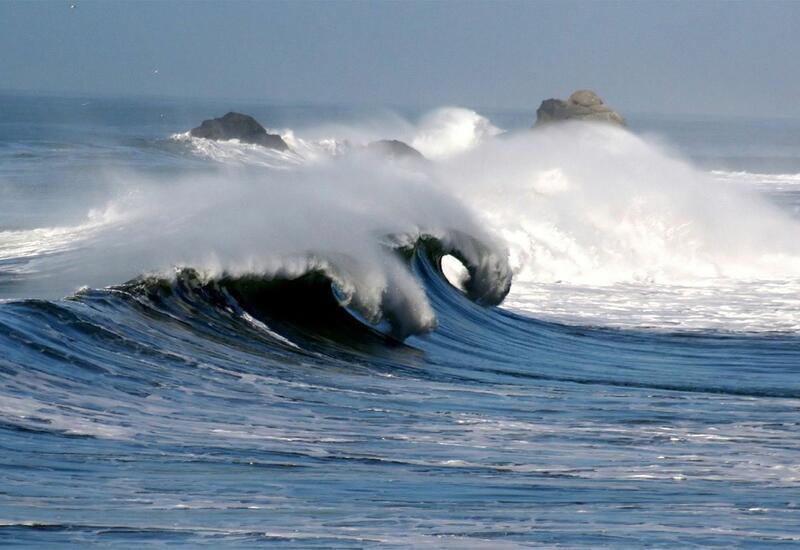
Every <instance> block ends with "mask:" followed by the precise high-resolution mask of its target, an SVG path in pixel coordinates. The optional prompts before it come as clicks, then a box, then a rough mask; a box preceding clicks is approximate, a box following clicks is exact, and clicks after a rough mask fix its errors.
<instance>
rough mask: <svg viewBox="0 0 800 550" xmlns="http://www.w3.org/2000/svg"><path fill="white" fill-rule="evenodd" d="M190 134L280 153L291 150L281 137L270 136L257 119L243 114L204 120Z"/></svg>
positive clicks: (231, 114)
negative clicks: (232, 141)
mask: <svg viewBox="0 0 800 550" xmlns="http://www.w3.org/2000/svg"><path fill="white" fill-rule="evenodd" d="M189 134H190V135H192V136H194V137H199V138H206V139H214V140H218V141H223V140H229V139H238V140H239V141H241V142H242V143H253V144H255V145H262V146H264V147H268V148H270V149H277V150H278V151H286V150H288V149H289V146H288V145H286V142H285V141H283V138H281V136H279V135H276V134H268V133H267V131H266V130H265V129H264V127H263V126H261V124H259V123H258V121H256V119H254V118H253V117H251V116H248V115H243V114H241V113H228V114H227V115H225V116H223V117H221V118H212V119H210V120H204V121H203V123H202V124H200V126H198V127H197V128H192V130H191V131H190V132H189Z"/></svg>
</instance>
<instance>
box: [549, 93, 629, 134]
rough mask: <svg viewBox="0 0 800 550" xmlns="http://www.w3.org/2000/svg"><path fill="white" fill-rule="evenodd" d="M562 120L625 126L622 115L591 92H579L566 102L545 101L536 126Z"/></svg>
mask: <svg viewBox="0 0 800 550" xmlns="http://www.w3.org/2000/svg"><path fill="white" fill-rule="evenodd" d="M562 120H586V121H595V122H608V123H611V124H617V125H619V126H625V119H624V118H622V115H620V114H619V113H617V112H616V111H614V110H613V109H611V108H610V107H609V106H608V105H606V104H605V103H603V100H602V99H600V96H598V95H597V94H596V93H594V92H593V91H591V90H578V91H577V92H575V93H573V94H572V95H571V96H569V99H567V100H566V101H564V100H563V99H545V100H544V101H542V104H541V105H540V106H539V108H538V109H537V110H536V123H535V124H534V126H541V125H542V124H548V123H551V122H558V121H562Z"/></svg>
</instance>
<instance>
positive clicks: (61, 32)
mask: <svg viewBox="0 0 800 550" xmlns="http://www.w3.org/2000/svg"><path fill="white" fill-rule="evenodd" d="M798 29H800V2H742V3H739V2H699V1H695V2H645V1H637V2H610V3H608V2H588V1H587V2H511V1H508V2H502V1H495V2H467V1H458V2H456V1H445V2H413V1H405V2H387V1H376V2H333V1H327V2H302V1H295V2H278V1H274V2H266V1H264V2H246V1H239V2H234V1H229V2H213V3H212V2H186V1H175V0H173V1H170V2H142V1H136V2H125V1H100V2H95V1H88V0H72V1H69V0H63V1H62V0H57V1H46V2H27V1H26V2H17V1H10V0H4V1H0V52H2V53H0V89H2V90H6V91H13V90H23V91H34V92H41V93H70V94H78V95H124V96H139V95H155V96H177V97H186V98H214V99H225V98H235V99H255V100H259V101H261V100H263V101H274V102H277V103H293V104H305V103H319V104H348V105H353V104H355V105H370V106H381V105H383V106H417V107H420V106H437V105H464V106H469V107H473V108H477V107H484V108H493V109H504V108H508V109H517V108H535V107H536V106H538V104H539V102H540V101H541V100H542V99H545V98H548V97H566V96H568V95H569V94H570V93H571V92H572V91H573V90H576V89H580V88H590V89H594V90H595V91H597V92H598V93H599V94H600V95H601V96H602V97H603V98H604V99H605V100H606V102H607V103H608V104H610V105H612V106H613V107H616V108H618V110H620V111H621V112H637V113H653V114H660V113H663V114H678V113H685V114H721V115H737V114H742V113H746V114H749V115H754V116H758V115H763V116H785V117H791V118H798V117H800V30H798Z"/></svg>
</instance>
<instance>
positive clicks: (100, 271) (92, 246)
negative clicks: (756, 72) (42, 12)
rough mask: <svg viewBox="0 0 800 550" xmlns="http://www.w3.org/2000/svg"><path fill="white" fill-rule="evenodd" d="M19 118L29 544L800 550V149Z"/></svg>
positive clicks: (14, 160)
mask: <svg viewBox="0 0 800 550" xmlns="http://www.w3.org/2000/svg"><path fill="white" fill-rule="evenodd" d="M2 104H3V109H0V113H2V115H1V116H0V200H2V203H1V204H2V207H0V298H2V299H3V302H2V303H0V380H1V381H2V383H1V384H0V432H1V433H2V435H1V436H0V545H2V546H7V547H12V548H84V547H109V548H150V547H152V548H161V547H176V546H177V547H181V546H182V547H190V548H197V547H210V548H219V547H225V548H253V547H260V546H263V545H267V544H269V545H272V546H276V547H291V548H297V547H304V548H339V547H340V548H360V547H385V548H392V547H425V546H427V547H437V548H442V547H445V548H505V547H509V548H515V547H524V546H546V547H564V548H577V547H584V548H585V547H632V548H641V547H658V548H664V547H720V548H729V547H754V548H759V547H763V548H776V547H782V546H785V547H795V546H797V545H798V544H800V444H799V443H798V438H797V433H798V430H800V335H798V327H800V321H799V320H800V307H799V306H800V304H799V303H798V294H797V289H798V288H800V276H799V274H800V267H798V266H800V263H798V258H800V253H799V252H798V248H797V247H798V246H800V243H798V240H797V235H798V234H797V233H796V232H795V231H796V230H797V228H798V227H800V224H798V222H797V205H798V203H799V202H800V201H798V197H799V196H800V176H797V175H796V174H797V173H800V164H798V168H797V169H796V171H794V172H793V171H792V170H791V169H787V166H790V167H791V166H794V165H792V164H791V163H792V162H795V161H796V160H797V158H800V152H798V150H797V149H796V148H794V149H793V148H792V142H791V139H790V138H789V137H787V136H790V135H792V133H791V129H792V128H794V126H792V123H791V122H782V123H778V122H762V123H758V124H755V123H753V125H755V127H756V128H760V129H761V131H762V133H761V134H758V133H756V135H753V134H752V131H742V130H740V129H739V128H740V126H741V123H735V122H729V123H727V124H729V126H728V127H729V128H730V132H729V133H725V132H722V131H721V130H720V128H723V129H724V128H725V124H726V123H725V121H711V122H709V121H700V122H692V123H690V122H684V123H683V124H678V123H666V122H664V121H658V120H648V119H641V120H637V119H636V118H635V117H632V120H633V131H634V133H632V134H630V133H627V132H618V131H613V130H607V129H603V128H600V129H598V128H583V127H565V128H563V129H561V130H555V131H553V132H551V133H547V134H539V135H538V136H536V135H533V136H532V135H530V134H529V133H528V132H525V131H519V132H516V133H515V132H513V131H512V132H510V133H508V134H499V129H500V128H502V129H511V130H514V128H515V126H523V124H524V123H525V122H526V120H525V119H524V115H523V114H509V113H501V114H492V113H488V114H486V113H484V115H486V116H488V120H487V119H486V118H484V117H482V116H480V115H478V114H476V113H474V112H471V111H466V110H463V111H461V110H440V111H436V112H434V113H429V114H427V115H422V116H420V115H419V114H415V113H402V116H400V115H394V114H387V113H363V112H356V111H354V110H352V109H331V108H328V109H322V108H318V107H313V108H312V107H268V108H267V107H264V106H258V105H249V106H248V105H243V106H231V107H234V108H237V109H239V110H242V111H245V112H250V113H252V114H254V115H256V116H257V118H259V119H260V120H261V121H262V122H264V123H265V124H268V125H270V126H272V127H275V128H278V129H284V128H292V133H288V132H287V131H284V135H285V136H286V139H287V141H289V143H290V144H291V145H292V146H293V149H294V153H292V154H289V155H276V154H272V153H269V152H265V151H261V150H258V149H255V148H252V147H248V146H242V145H237V144H213V143H207V142H199V141H196V140H188V139H186V138H184V137H181V136H179V135H176V134H180V133H181V132H183V131H185V130H186V129H187V128H189V127H191V126H193V125H195V124H196V123H197V122H198V121H199V120H201V119H203V118H207V117H209V116H212V115H218V114H222V113H221V112H219V111H223V112H224V110H227V108H228V106H227V105H226V106H219V105H212V104H195V105H189V106H186V105H184V104H183V103H178V102H167V101H161V102H158V101H153V102H133V101H121V100H115V101H112V100H96V99H80V98H77V99H74V98H73V99H70V98H61V99H59V98H20V97H3V98H2ZM490 120H491V122H490ZM753 125H751V126H753ZM776 128H777V130H776ZM737 132H738V133H737ZM654 135H657V136H658V139H657V141H658V142H659V143H661V142H663V141H667V142H669V143H671V145H670V146H668V147H664V146H663V145H659V144H658V143H655V142H654V140H655V138H653V137H652V136H654ZM719 135H724V136H726V137H725V139H721V138H719V137H718V136H719ZM171 136H174V137H171ZM638 136H646V138H645V139H644V140H643V139H641V138H640V137H638ZM731 136H734V137H735V136H739V138H738V141H737V139H734V137H731ZM378 137H389V138H400V139H405V140H407V141H408V142H410V143H413V144H415V145H416V146H417V147H419V148H420V150H422V151H423V152H424V153H425V154H426V155H427V156H428V157H429V158H430V159H431V161H430V162H429V163H425V164H423V165H408V164H404V163H392V162H387V161H385V160H383V159H374V158H365V157H362V156H359V154H358V153H357V152H354V147H356V146H357V144H358V143H359V142H360V141H363V142H365V141H368V140H369V139H374V138H378ZM771 139H772V141H770V140H771ZM345 140H347V143H345ZM751 140H752V142H753V143H757V144H759V147H760V149H757V148H756V146H755V145H753V143H751ZM565 143H569V144H571V147H572V149H571V151H572V152H571V153H570V154H563V153H561V152H560V151H563V150H564V144H565ZM698 144H705V145H704V147H705V148H704V147H702V146H700V145H698ZM681 151H684V152H683V153H682V152H681ZM720 152H721V153H720ZM792 155H795V156H794V157H793V156H792ZM776 156H780V158H781V160H780V163H778V164H774V163H773V164H770V159H774V158H775V157H776ZM756 157H757V158H758V159H759V160H758V162H755V161H753V160H752V159H753V158H756ZM792 159H795V160H792ZM748 162H749V163H751V165H752V169H750V170H747V167H748ZM770 167H772V168H773V169H770ZM397 247H403V250H404V252H403V253H402V254H400V253H397V252H394V250H395V249H396V248H397ZM448 252H449V253H451V254H454V255H456V256H459V257H460V259H461V260H462V261H463V262H464V263H465V264H467V266H468V267H469V268H470V273H471V275H472V279H471V282H468V283H467V285H466V289H467V291H468V292H467V293H466V294H465V293H463V292H462V291H460V290H458V289H456V288H454V287H453V286H452V285H451V284H449V283H448V282H447V279H446V276H445V275H443V274H442V272H441V271H440V267H439V258H440V256H441V255H442V254H445V253H448ZM176 266H178V267H188V268H191V269H183V270H181V271H177V272H176V271H174V269H173V268H174V267H176ZM137 276H141V277H140V278H139V279H137V280H136V281H133V282H130V283H126V281H128V280H129V279H132V278H135V277H137ZM508 276H511V277H512V283H511V289H510V294H509V295H508V297H507V298H506V299H505V301H504V302H503V304H501V305H500V307H496V306H492V305H490V304H493V303H495V302H497V301H498V300H499V299H500V298H502V297H503V295H504V294H505V292H506V291H508V288H507V282H508ZM450 277H451V279H453V280H454V277H453V276H452V275H451V276H450ZM83 285H88V287H86V288H83V289H80V290H78V288H79V287H81V286H83ZM332 287H333V288H332ZM62 296H67V298H60V297H62ZM476 302H478V303H476ZM479 303H480V304H483V305H479ZM387 334H389V335H393V337H392V336H387ZM403 336H408V337H407V338H405V339H404V340H403V341H402V343H401V342H398V338H401V337H403Z"/></svg>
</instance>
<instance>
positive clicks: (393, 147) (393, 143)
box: [367, 139, 425, 160]
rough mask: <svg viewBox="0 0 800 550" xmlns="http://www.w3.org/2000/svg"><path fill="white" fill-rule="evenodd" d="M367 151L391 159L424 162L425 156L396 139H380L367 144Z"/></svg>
mask: <svg viewBox="0 0 800 550" xmlns="http://www.w3.org/2000/svg"><path fill="white" fill-rule="evenodd" d="M367 150H368V151H370V152H371V153H377V154H379V155H382V156H386V157H389V158H391V159H415V160H425V156H424V155H423V154H422V153H420V152H419V151H417V150H416V149H414V148H413V147H411V146H410V145H409V144H407V143H405V142H402V141H400V140H397V139H381V140H378V141H373V142H371V143H368V144H367Z"/></svg>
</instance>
